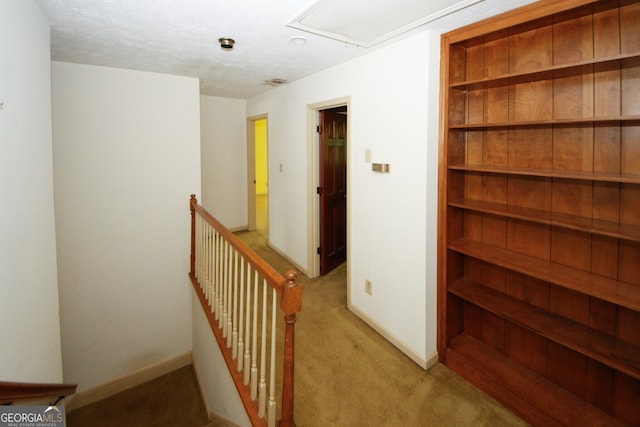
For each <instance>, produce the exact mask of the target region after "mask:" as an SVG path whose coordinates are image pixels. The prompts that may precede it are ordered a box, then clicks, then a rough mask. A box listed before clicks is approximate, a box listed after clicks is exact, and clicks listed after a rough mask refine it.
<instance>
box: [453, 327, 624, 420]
mask: <svg viewBox="0 0 640 427" xmlns="http://www.w3.org/2000/svg"><path fill="white" fill-rule="evenodd" d="M446 358H447V365H449V366H450V367H451V368H452V369H454V370H455V371H457V372H462V373H463V374H464V376H465V378H467V379H469V380H470V381H471V382H472V383H474V384H475V385H476V386H478V387H480V388H481V389H483V390H485V391H487V392H488V393H490V394H493V395H496V394H498V395H500V396H501V397H502V400H503V402H504V403H505V404H506V405H507V406H509V407H511V408H512V409H514V410H515V411H516V412H518V413H520V414H522V415H523V416H525V417H526V418H527V419H530V420H533V421H534V422H533V423H534V424H536V425H545V426H553V425H574V426H575V425H585V426H591V425H602V426H626V425H627V424H626V423H623V422H621V421H619V420H617V419H615V418H612V417H610V416H609V415H607V414H605V413H604V412H602V411H600V410H599V409H597V408H595V407H594V406H592V405H590V404H588V403H586V402H584V401H583V400H581V399H579V398H577V397H576V396H574V395H573V394H571V393H569V392H568V391H566V390H564V389H562V388H561V387H559V386H557V385H555V384H554V383H553V382H551V381H549V380H547V379H546V378H543V377H541V376H539V375H538V374H536V373H534V372H531V371H530V370H528V369H527V368H525V367H523V366H522V365H519V364H518V363H516V362H514V361H513V360H511V359H509V358H508V357H506V356H505V355H504V354H502V353H500V352H498V351H496V350H494V349H493V348H491V347H489V346H488V345H485V344H483V343H481V342H480V341H478V340H476V339H475V338H473V337H470V336H469V335H467V334H460V335H458V336H457V337H456V338H454V339H453V340H452V341H451V342H450V343H449V347H448V348H447V353H446Z"/></svg>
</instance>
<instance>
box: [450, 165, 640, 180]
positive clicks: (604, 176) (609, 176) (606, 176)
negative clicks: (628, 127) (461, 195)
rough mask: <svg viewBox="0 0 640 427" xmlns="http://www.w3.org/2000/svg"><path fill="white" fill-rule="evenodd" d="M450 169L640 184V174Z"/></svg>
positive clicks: (468, 166) (503, 168)
mask: <svg viewBox="0 0 640 427" xmlns="http://www.w3.org/2000/svg"><path fill="white" fill-rule="evenodd" d="M449 169H450V170H459V171H468V172H478V173H494V174H504V175H523V176H538V177H544V178H561V179H577V180H582V181H603V182H619V183H623V184H640V174H630V173H628V174H616V173H604V172H581V171H567V170H557V169H533V168H509V167H498V166H482V165H449Z"/></svg>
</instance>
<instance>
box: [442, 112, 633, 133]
mask: <svg viewBox="0 0 640 427" xmlns="http://www.w3.org/2000/svg"><path fill="white" fill-rule="evenodd" d="M598 125H640V116H638V115H630V116H607V117H576V118H571V119H548V120H523V121H510V122H500V123H459V124H451V125H449V129H453V130H456V129H461V130H483V129H516V128H548V127H550V126H552V127H561V126H564V127H578V126H580V127H585V126H598Z"/></svg>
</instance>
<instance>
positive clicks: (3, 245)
mask: <svg viewBox="0 0 640 427" xmlns="http://www.w3.org/2000/svg"><path fill="white" fill-rule="evenodd" d="M18 41H19V43H18ZM50 64H51V62H50V54H49V22H48V21H47V19H46V18H45V16H44V14H43V13H42V11H41V10H40V8H39V7H38V5H37V4H36V3H35V2H34V1H31V0H25V1H0V103H2V106H1V107H0V200H1V202H0V324H2V328H1V330H0V343H1V344H0V349H1V350H0V379H2V380H4V381H26V382H60V381H62V355H61V346H60V317H59V308H58V307H59V305H58V277H57V274H58V273H57V266H56V231H55V218H54V202H53V158H52V142H51V141H52V139H51V138H52V137H51V65H50Z"/></svg>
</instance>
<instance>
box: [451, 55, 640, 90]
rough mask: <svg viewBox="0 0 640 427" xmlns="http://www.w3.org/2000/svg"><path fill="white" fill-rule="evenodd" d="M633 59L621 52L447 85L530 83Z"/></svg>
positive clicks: (484, 86)
mask: <svg viewBox="0 0 640 427" xmlns="http://www.w3.org/2000/svg"><path fill="white" fill-rule="evenodd" d="M634 59H640V55H639V54H637V53H629V54H627V53H623V54H619V55H611V56H607V57H602V58H593V59H589V60H585V61H577V62H572V63H567V64H560V65H553V66H550V67H543V68H540V69H536V70H533V71H525V72H515V73H506V74H502V75H499V76H495V77H484V78H481V79H470V80H466V81H462V82H452V83H450V84H449V87H450V88H451V89H455V90H462V91H471V90H478V89H487V88H493V87H499V86H511V85H515V84H521V83H530V82H534V81H540V80H553V79H556V78H559V77H568V76H570V75H579V74H585V70H584V69H585V67H590V68H591V70H593V66H595V65H614V66H618V67H622V66H624V61H625V60H634ZM587 72H588V70H587Z"/></svg>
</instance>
